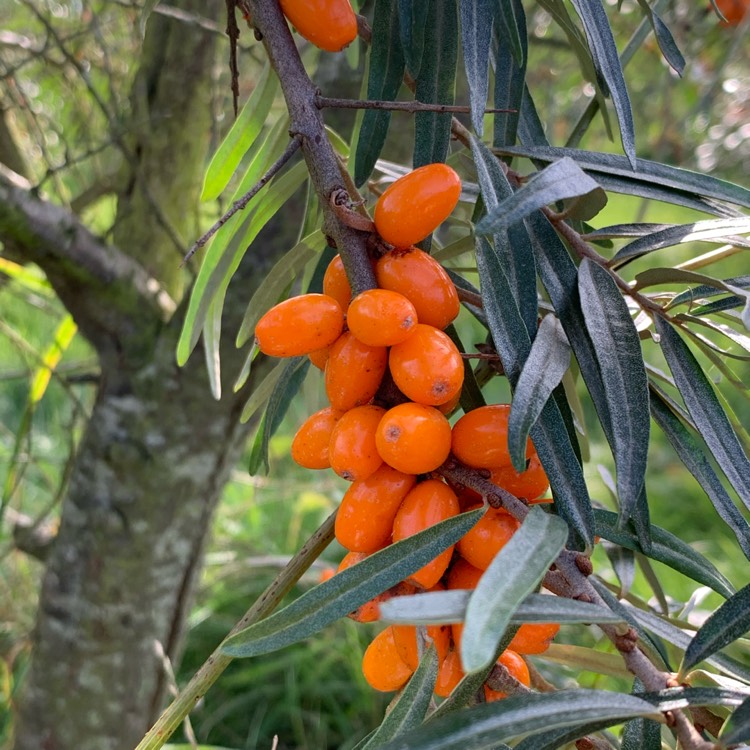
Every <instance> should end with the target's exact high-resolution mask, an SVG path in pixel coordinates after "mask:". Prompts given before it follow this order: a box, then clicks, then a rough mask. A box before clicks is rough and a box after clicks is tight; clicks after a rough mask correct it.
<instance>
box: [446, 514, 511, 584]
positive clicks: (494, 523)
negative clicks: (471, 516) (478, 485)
mask: <svg viewBox="0 0 750 750" xmlns="http://www.w3.org/2000/svg"><path fill="white" fill-rule="evenodd" d="M519 526H520V524H519V523H518V521H516V519H515V518H513V516H511V515H510V514H509V513H506V512H505V511H504V510H499V509H496V508H488V509H487V512H486V513H485V514H484V515H483V516H482V518H480V519H479V521H478V522H477V524H476V525H475V526H474V527H473V528H471V529H469V531H467V532H466V534H464V536H463V537H461V539H459V541H458V545H457V548H458V551H459V553H460V555H461V556H462V557H464V558H465V559H466V560H467V561H468V562H470V563H471V564H472V565H473V566H474V567H475V568H479V569H480V570H487V568H488V567H489V565H490V563H491V562H492V561H493V559H494V558H495V555H496V554H497V553H498V552H499V551H500V550H501V549H502V548H503V547H504V546H505V545H506V544H507V543H508V542H509V541H510V538H511V537H512V536H513V534H515V533H516V531H517V530H518V527H519Z"/></svg>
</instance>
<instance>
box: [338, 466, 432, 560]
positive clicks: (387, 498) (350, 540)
mask: <svg viewBox="0 0 750 750" xmlns="http://www.w3.org/2000/svg"><path fill="white" fill-rule="evenodd" d="M416 481H417V478H416V477H415V476H413V475H412V474H403V473H402V472H400V471H396V469H393V468H391V467H390V466H388V464H383V465H382V466H381V467H380V468H379V469H377V471H375V472H374V473H373V474H371V475H370V476H369V477H367V478H366V479H360V480H358V481H356V482H354V484H352V486H351V487H349V489H348V490H347V491H346V494H345V495H344V498H343V500H342V501H341V505H340V506H339V511H338V513H337V514H336V539H337V540H338V542H339V544H341V546H342V547H345V548H346V549H349V550H356V551H357V552H376V551H377V550H379V549H381V548H382V547H385V546H386V545H387V544H388V543H389V542H390V540H391V533H392V532H393V519H394V518H395V517H396V512H397V511H398V508H399V506H400V505H401V501H402V500H403V499H404V498H405V497H406V495H407V493H408V492H409V491H410V490H411V489H412V488H413V487H414V485H415V484H416Z"/></svg>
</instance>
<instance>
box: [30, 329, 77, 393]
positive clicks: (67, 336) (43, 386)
mask: <svg viewBox="0 0 750 750" xmlns="http://www.w3.org/2000/svg"><path fill="white" fill-rule="evenodd" d="M77 332H78V326H77V325H76V324H75V321H74V320H73V317H72V315H65V316H64V317H63V319H62V320H61V321H60V322H59V323H58V325H57V328H56V329H55V332H54V334H53V335H52V341H51V342H50V343H49V345H48V346H47V348H46V349H45V350H44V352H42V356H41V360H40V363H39V367H37V368H36V370H35V371H34V375H33V376H32V378H31V383H30V385H29V396H28V404H29V406H30V407H31V408H34V407H35V406H36V405H37V404H38V403H39V402H40V401H41V400H42V398H43V397H44V394H45V393H46V392H47V386H48V385H49V382H50V380H51V379H52V373H53V372H54V371H55V369H57V366H58V365H59V364H60V360H61V359H62V357H63V354H65V352H66V350H67V349H68V347H69V346H70V344H71V343H72V341H73V339H74V338H75V335H76V333H77Z"/></svg>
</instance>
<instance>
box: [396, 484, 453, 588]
mask: <svg viewBox="0 0 750 750" xmlns="http://www.w3.org/2000/svg"><path fill="white" fill-rule="evenodd" d="M458 513H459V508H458V500H457V499H456V493H455V492H453V490H452V489H451V488H450V487H448V485H447V484H444V483H443V482H441V481H440V480H438V479H428V480H427V481H425V482H422V483H420V484H418V485H417V486H416V487H415V488H414V489H413V490H412V491H411V492H410V493H409V494H408V495H407V496H406V497H405V498H404V501H403V502H402V503H401V507H400V508H399V509H398V513H396V518H395V519H394V521H393V541H394V542H400V541H401V540H402V539H406V538H407V537H410V536H413V535H414V534H416V533H417V532H419V531H423V530H424V529H427V528H429V527H430V526H434V525H435V524H436V523H440V521H445V520H446V519H447V518H452V517H453V516H457V515H458ZM452 555H453V546H451V547H449V548H448V549H446V550H444V551H443V552H441V553H440V554H439V555H438V556H437V557H436V558H435V559H434V560H432V561H431V562H429V563H427V565H425V566H424V567H423V568H420V569H419V570H418V571H417V572H416V573H412V575H410V576H409V577H408V578H407V579H406V580H407V582H408V583H413V584H415V585H416V586H420V587H422V588H423V589H429V588H432V587H433V586H434V585H435V584H436V583H437V582H438V581H439V580H440V578H441V577H442V575H443V573H445V570H446V568H447V567H448V564H449V563H450V561H451V556H452Z"/></svg>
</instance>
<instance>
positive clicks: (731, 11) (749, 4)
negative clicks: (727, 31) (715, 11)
mask: <svg viewBox="0 0 750 750" xmlns="http://www.w3.org/2000/svg"><path fill="white" fill-rule="evenodd" d="M716 5H717V6H718V8H719V10H720V11H721V14H722V15H723V16H724V18H726V19H727V20H726V21H722V22H721V23H722V25H724V26H739V25H740V23H742V19H743V18H744V17H745V14H746V13H747V12H748V9H750V0H716Z"/></svg>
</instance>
